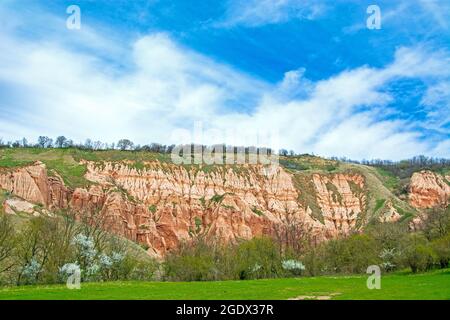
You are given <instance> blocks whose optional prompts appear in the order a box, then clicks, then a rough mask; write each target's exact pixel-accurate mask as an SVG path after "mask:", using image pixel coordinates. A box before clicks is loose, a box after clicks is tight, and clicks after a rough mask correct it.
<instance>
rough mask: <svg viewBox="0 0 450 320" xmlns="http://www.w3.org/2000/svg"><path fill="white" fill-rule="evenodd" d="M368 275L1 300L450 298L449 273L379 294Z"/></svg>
mask: <svg viewBox="0 0 450 320" xmlns="http://www.w3.org/2000/svg"><path fill="white" fill-rule="evenodd" d="M366 281H367V276H346V277H344V276H338V277H313V278H290V279H267V280H245V281H212V282H206V281H201V282H136V281H132V282H131V281H130V282H123V281H121V282H103V283H83V284H82V286H81V289H80V290H69V289H67V288H66V286H64V285H51V286H24V287H13V288H3V289H0V299H9V300H11V299H21V300H33V299H42V300H57V299H70V300H110V299H125V300H133V299H136V300H137V299H140V300H144V299H146V300H147V299H148V300H151V299H161V300H164V299H173V300H177V299H198V300H208V299H222V300H229V299H233V300H234V299H243V300H249V299H250V300H261V299H281V300H285V299H293V298H298V299H317V298H318V297H322V299H337V300H368V299H370V300H372V299H373V300H392V299H400V300H427V299H441V300H448V299H450V269H444V270H440V271H433V272H429V273H424V274H415V275H413V274H409V273H404V274H402V273H398V274H390V275H385V276H382V278H381V289H380V290H376V289H373V290H369V289H368V288H367V286H366Z"/></svg>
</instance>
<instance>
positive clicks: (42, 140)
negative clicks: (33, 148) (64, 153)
mask: <svg viewBox="0 0 450 320" xmlns="http://www.w3.org/2000/svg"><path fill="white" fill-rule="evenodd" d="M52 145H53V140H52V139H50V138H49V137H47V136H40V137H39V138H38V146H39V147H41V148H50V147H52Z"/></svg>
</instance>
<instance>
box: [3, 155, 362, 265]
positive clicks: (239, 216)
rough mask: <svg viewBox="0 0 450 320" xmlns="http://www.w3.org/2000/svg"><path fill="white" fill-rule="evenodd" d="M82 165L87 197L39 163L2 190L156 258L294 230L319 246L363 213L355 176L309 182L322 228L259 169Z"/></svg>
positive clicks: (293, 193)
mask: <svg viewBox="0 0 450 320" xmlns="http://www.w3.org/2000/svg"><path fill="white" fill-rule="evenodd" d="M84 163H85V164H86V166H87V173H86V176H85V177H86V179H88V180H89V181H91V182H92V185H91V187H90V188H89V189H83V188H77V189H75V190H69V189H68V188H66V187H65V186H64V184H63V183H62V179H61V178H59V177H48V176H47V174H46V169H45V165H44V164H42V163H36V164H35V165H33V166H29V167H26V168H21V169H17V170H16V171H14V172H12V173H10V172H9V173H4V174H2V173H0V188H3V189H6V190H8V191H10V192H11V193H13V194H15V195H17V196H19V197H21V198H23V199H25V200H28V201H30V202H34V203H40V204H43V205H45V206H46V207H47V208H50V209H51V208H70V209H71V210H73V211H75V212H78V213H80V214H83V213H86V212H98V213H99V216H100V217H101V218H102V219H103V222H104V226H105V228H107V229H108V230H110V231H112V232H114V233H116V234H119V235H122V236H125V237H126V238H128V239H130V240H132V241H135V242H138V243H141V244H145V245H146V246H148V248H149V249H148V252H149V253H150V254H152V255H154V256H159V257H161V256H164V254H165V253H166V252H167V251H168V250H171V249H173V248H176V247H177V246H178V245H179V244H180V243H181V242H183V241H191V240H192V239H193V238H195V237H205V238H207V239H209V240H210V241H221V242H234V241H237V240H239V239H250V238H252V237H255V236H259V235H273V234H274V230H275V229H276V228H278V229H279V228H283V227H284V226H287V225H289V224H292V223H299V224H301V225H302V226H303V227H304V228H305V232H308V233H310V234H311V236H312V237H314V238H315V239H318V240H319V241H321V240H324V239H326V238H329V237H335V236H339V235H342V234H347V233H348V232H349V231H350V230H352V229H354V228H355V225H356V219H357V218H358V216H359V215H360V214H361V213H362V212H363V211H364V210H365V205H366V204H365V202H366V199H365V195H364V193H359V192H355V190H352V185H354V186H358V188H360V189H361V190H362V189H363V188H364V178H363V176H361V175H357V174H336V175H319V174H316V175H313V177H312V181H313V183H314V186H315V188H316V193H317V203H318V204H319V206H320V208H321V210H322V215H323V217H324V223H321V222H320V221H318V220H316V219H315V218H313V217H312V215H311V210H310V209H309V208H304V207H303V206H302V205H301V204H300V203H299V200H298V198H299V192H301V190H296V188H295V187H294V185H293V182H292V177H291V175H290V174H289V173H287V172H286V171H285V170H283V169H282V168H281V167H280V168H277V170H276V172H275V173H274V174H272V175H267V174H266V171H265V169H264V167H262V166H242V167H241V168H239V169H235V170H233V169H231V168H227V167H217V168H215V170H214V171H212V172H207V173H206V172H203V171H201V170H194V169H191V170H186V169H185V168H184V167H182V166H176V165H170V164H163V163H158V162H153V163H146V164H145V168H143V169H139V170H137V169H135V168H133V167H132V166H131V165H127V164H125V163H104V164H102V165H100V166H99V165H98V164H95V163H91V162H84ZM330 188H331V189H330Z"/></svg>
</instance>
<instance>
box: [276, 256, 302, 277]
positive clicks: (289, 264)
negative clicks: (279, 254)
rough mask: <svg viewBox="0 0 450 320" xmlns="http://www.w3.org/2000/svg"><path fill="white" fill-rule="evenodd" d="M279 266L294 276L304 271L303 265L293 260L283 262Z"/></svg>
mask: <svg viewBox="0 0 450 320" xmlns="http://www.w3.org/2000/svg"><path fill="white" fill-rule="evenodd" d="M281 265H282V267H283V269H284V270H286V271H290V272H292V273H293V274H295V275H300V274H301V273H302V271H303V270H305V266H304V265H303V263H302V262H300V261H297V260H294V259H290V260H283V261H282V262H281Z"/></svg>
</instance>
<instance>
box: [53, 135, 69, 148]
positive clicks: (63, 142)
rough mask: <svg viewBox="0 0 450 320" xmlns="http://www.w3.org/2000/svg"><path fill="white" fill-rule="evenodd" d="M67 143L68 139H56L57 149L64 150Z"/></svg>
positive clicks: (60, 137) (61, 137) (62, 137)
mask: <svg viewBox="0 0 450 320" xmlns="http://www.w3.org/2000/svg"><path fill="white" fill-rule="evenodd" d="M66 143H67V138H66V137H64V136H59V137H57V138H56V141H55V147H56V148H64V147H65V146H66Z"/></svg>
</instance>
